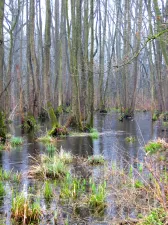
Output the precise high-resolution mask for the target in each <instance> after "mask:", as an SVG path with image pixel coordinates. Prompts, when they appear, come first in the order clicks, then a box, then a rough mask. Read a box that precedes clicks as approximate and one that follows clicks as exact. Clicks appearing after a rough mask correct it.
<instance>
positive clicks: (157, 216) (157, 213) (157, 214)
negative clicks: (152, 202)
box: [138, 208, 166, 225]
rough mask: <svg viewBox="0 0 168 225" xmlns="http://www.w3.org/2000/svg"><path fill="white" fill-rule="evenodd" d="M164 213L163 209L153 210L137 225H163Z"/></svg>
mask: <svg viewBox="0 0 168 225" xmlns="http://www.w3.org/2000/svg"><path fill="white" fill-rule="evenodd" d="M165 219H166V213H165V211H164V210H163V209H161V208H157V209H153V210H152V211H151V212H150V214H149V215H148V216H146V217H145V218H144V219H143V221H142V222H140V223H138V225H165Z"/></svg>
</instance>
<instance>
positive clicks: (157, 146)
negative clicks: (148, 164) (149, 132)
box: [145, 141, 162, 154]
mask: <svg viewBox="0 0 168 225" xmlns="http://www.w3.org/2000/svg"><path fill="white" fill-rule="evenodd" d="M161 148H162V143H160V142H158V141H151V142H149V143H148V144H147V145H145V151H146V152H147V153H148V152H149V153H151V154H153V153H156V152H157V151H159V150H161Z"/></svg>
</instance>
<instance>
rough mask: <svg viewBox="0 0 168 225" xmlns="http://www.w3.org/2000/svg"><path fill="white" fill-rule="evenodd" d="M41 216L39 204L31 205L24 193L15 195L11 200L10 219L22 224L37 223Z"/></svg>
mask: <svg viewBox="0 0 168 225" xmlns="http://www.w3.org/2000/svg"><path fill="white" fill-rule="evenodd" d="M41 214H42V211H41V207H40V204H39V202H37V201H36V202H34V203H31V201H30V199H29V198H26V197H25V196H24V193H17V194H16V196H15V197H13V198H12V207H11V218H13V219H14V221H16V222H19V223H22V224H30V223H33V222H38V221H39V219H40V216H41Z"/></svg>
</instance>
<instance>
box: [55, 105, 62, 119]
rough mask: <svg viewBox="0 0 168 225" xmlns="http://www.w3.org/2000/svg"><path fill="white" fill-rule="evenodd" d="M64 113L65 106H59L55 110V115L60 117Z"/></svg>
mask: <svg viewBox="0 0 168 225" xmlns="http://www.w3.org/2000/svg"><path fill="white" fill-rule="evenodd" d="M62 113H63V106H62V105H60V106H58V107H57V109H56V111H55V115H56V116H57V117H58V116H60V115H61V114H62Z"/></svg>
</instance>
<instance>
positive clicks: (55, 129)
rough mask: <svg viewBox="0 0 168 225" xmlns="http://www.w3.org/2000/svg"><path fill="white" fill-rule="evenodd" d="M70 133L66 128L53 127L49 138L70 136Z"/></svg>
mask: <svg viewBox="0 0 168 225" xmlns="http://www.w3.org/2000/svg"><path fill="white" fill-rule="evenodd" d="M68 134H69V132H68V130H67V128H66V127H64V126H62V127H56V126H55V127H53V128H52V129H51V130H50V131H49V132H48V135H49V136H53V137H56V136H61V135H62V136H66V135H68Z"/></svg>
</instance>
